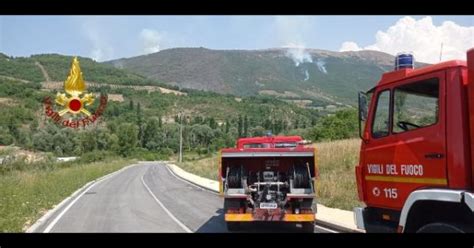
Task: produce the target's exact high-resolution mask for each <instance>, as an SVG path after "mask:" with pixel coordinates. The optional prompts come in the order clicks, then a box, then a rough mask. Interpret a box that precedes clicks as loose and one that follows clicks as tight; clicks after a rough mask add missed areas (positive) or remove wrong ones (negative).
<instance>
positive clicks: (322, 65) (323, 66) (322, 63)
mask: <svg viewBox="0 0 474 248" xmlns="http://www.w3.org/2000/svg"><path fill="white" fill-rule="evenodd" d="M316 65H317V66H318V69H319V71H320V72H322V73H324V74H328V71H327V70H326V62H325V61H324V60H323V59H318V60H317V61H316Z"/></svg>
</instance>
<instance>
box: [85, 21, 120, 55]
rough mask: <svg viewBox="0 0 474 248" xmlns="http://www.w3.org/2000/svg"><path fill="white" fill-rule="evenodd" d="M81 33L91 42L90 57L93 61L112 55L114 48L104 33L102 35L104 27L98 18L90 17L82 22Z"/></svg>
mask: <svg viewBox="0 0 474 248" xmlns="http://www.w3.org/2000/svg"><path fill="white" fill-rule="evenodd" d="M81 28H82V30H81V31H82V33H83V34H84V35H85V36H86V38H87V39H88V40H89V42H91V44H92V50H91V52H90V55H89V56H90V57H91V58H92V59H94V60H95V61H99V62H100V61H104V60H108V59H112V58H113V57H114V48H113V47H112V46H110V42H109V40H108V38H107V36H106V35H103V32H104V27H103V26H102V24H101V22H100V19H99V18H95V17H93V18H90V19H87V20H86V21H84V22H83V23H82V26H81Z"/></svg>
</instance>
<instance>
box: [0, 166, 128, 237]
mask: <svg viewBox="0 0 474 248" xmlns="http://www.w3.org/2000/svg"><path fill="white" fill-rule="evenodd" d="M131 162H132V161H130V160H124V159H116V160H111V159H108V160H104V161H101V162H95V163H89V164H80V163H77V162H76V163H70V164H63V165H57V166H52V167H51V168H50V169H44V168H43V169H35V168H31V169H28V170H23V171H19V170H15V171H11V172H9V173H7V174H3V175H0V232H23V231H25V230H26V229H27V228H28V227H29V226H31V225H32V224H33V223H34V222H35V221H36V220H37V219H39V218H40V217H41V216H42V215H43V214H45V213H46V212H47V210H48V209H52V208H53V207H54V206H55V205H56V204H58V203H59V202H61V201H62V200H63V199H64V198H66V197H68V196H69V195H71V194H72V193H73V192H74V191H76V190H77V189H79V188H80V187H82V186H83V185H84V184H86V183H87V182H89V181H92V180H94V179H96V178H99V177H101V176H103V175H106V174H109V173H111V172H113V171H116V170H118V169H120V168H122V167H124V166H126V165H129V164H131Z"/></svg>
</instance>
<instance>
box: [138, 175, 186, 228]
mask: <svg viewBox="0 0 474 248" xmlns="http://www.w3.org/2000/svg"><path fill="white" fill-rule="evenodd" d="M141 179H142V183H143V186H145V188H146V189H147V190H148V193H150V195H151V196H152V197H153V199H155V201H156V202H157V203H158V205H160V207H161V208H163V210H164V211H165V212H166V213H167V214H168V216H169V217H170V218H171V219H173V220H174V222H176V224H178V225H179V226H180V227H181V228H183V230H184V231H186V232H187V233H192V231H191V230H190V229H189V228H188V227H187V226H185V225H184V224H183V223H182V222H181V221H179V220H178V218H176V217H175V216H174V215H173V214H172V213H171V212H170V211H169V210H168V209H167V208H166V207H165V205H163V203H161V201H160V200H158V198H157V197H156V196H155V194H153V192H152V191H151V189H150V188H149V187H148V185H146V183H145V180H143V176H142V178H141Z"/></svg>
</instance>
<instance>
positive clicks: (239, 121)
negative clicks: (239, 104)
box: [237, 115, 243, 138]
mask: <svg viewBox="0 0 474 248" xmlns="http://www.w3.org/2000/svg"><path fill="white" fill-rule="evenodd" d="M242 128H243V123H242V116H241V115H239V120H238V122H237V132H238V135H239V138H240V137H242V133H243V130H242Z"/></svg>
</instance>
